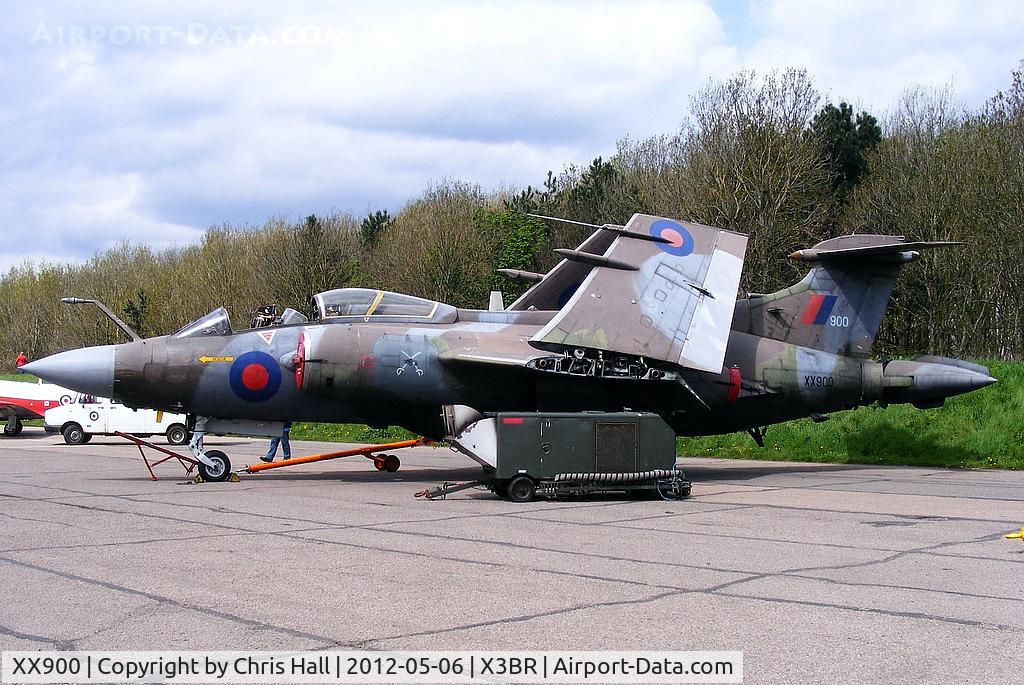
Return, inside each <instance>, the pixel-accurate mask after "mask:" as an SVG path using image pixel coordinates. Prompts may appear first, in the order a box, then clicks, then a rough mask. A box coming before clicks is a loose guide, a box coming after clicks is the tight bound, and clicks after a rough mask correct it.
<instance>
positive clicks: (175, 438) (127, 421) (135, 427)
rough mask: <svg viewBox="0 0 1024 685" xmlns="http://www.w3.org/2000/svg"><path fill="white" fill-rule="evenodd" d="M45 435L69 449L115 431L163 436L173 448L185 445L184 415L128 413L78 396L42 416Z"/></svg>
mask: <svg viewBox="0 0 1024 685" xmlns="http://www.w3.org/2000/svg"><path fill="white" fill-rule="evenodd" d="M43 416H44V420H45V422H46V424H45V426H44V429H45V430H46V432H47V433H60V434H62V435H63V436H64V442H66V443H67V444H69V445H82V444H84V443H87V442H89V440H91V439H92V436H94V435H112V434H113V433H114V431H119V432H121V433H131V434H132V435H138V436H140V437H147V438H148V437H150V436H153V435H163V436H165V437H166V438H167V442H169V443H170V444H172V445H184V444H185V443H186V442H188V438H189V435H188V429H187V428H186V427H185V426H186V424H185V415H184V414H169V413H167V412H157V411H155V410H153V409H130V408H128V407H126V406H124V405H123V404H121V403H120V402H118V401H117V400H108V399H106V398H104V397H95V396H94V395H83V394H79V395H77V396H75V398H74V400H73V401H72V402H70V403H68V404H65V405H61V406H59V407H53V408H52V409H48V410H46V412H45V413H44V415H43Z"/></svg>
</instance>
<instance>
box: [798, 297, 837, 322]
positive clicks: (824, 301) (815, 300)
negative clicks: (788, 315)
mask: <svg viewBox="0 0 1024 685" xmlns="http://www.w3.org/2000/svg"><path fill="white" fill-rule="evenodd" d="M838 299H839V296H838V295H811V299H810V300H808V302H807V306H806V307H804V313H803V315H802V316H801V317H800V323H802V324H808V325H811V326H824V325H825V322H827V321H828V316H829V314H831V313H832V308H833V307H835V306H836V300H838Z"/></svg>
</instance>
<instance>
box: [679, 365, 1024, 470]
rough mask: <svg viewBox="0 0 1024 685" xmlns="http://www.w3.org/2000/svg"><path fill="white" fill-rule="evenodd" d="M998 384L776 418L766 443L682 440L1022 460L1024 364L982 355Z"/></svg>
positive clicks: (867, 454) (762, 454) (786, 455)
mask: <svg viewBox="0 0 1024 685" xmlns="http://www.w3.org/2000/svg"><path fill="white" fill-rule="evenodd" d="M981 363H983V364H985V365H986V366H988V367H989V371H990V372H991V374H992V375H993V376H994V377H996V378H998V379H999V382H998V383H996V384H995V385H991V386H989V387H987V388H983V389H981V390H977V391H975V392H972V393H968V394H966V395H960V396H958V397H954V398H951V399H949V400H946V404H945V406H943V407H940V408H938V409H926V410H921V409H915V408H914V407H912V406H910V405H907V404H900V405H892V406H890V407H888V408H885V409H883V408H881V407H875V406H872V407H861V408H860V409H856V410H854V411H847V412H839V413H837V414H832V415H831V416H830V418H829V420H828V421H826V422H824V423H814V422H812V421H811V420H810V419H801V420H799V421H790V422H789V423H783V424H779V425H777V426H771V427H770V428H769V429H768V435H767V437H766V438H765V447H764V448H763V449H762V448H760V447H758V446H757V445H755V444H754V441H753V440H752V439H751V438H750V436H749V435H747V434H746V433H730V434H728V435H717V436H709V437H702V438H683V439H681V440H679V444H678V445H679V446H678V451H679V453H680V454H684V455H687V456H695V457H696V456H699V457H727V458H737V459H773V460H783V461H815V462H831V463H848V464H897V465H906V466H946V467H953V468H964V467H966V468H999V469H1021V468H1024V364H1020V363H1012V362H999V361H982V362H981Z"/></svg>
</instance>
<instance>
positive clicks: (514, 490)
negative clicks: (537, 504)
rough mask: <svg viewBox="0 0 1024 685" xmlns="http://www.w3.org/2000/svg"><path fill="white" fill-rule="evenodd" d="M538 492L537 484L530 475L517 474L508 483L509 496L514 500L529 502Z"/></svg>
mask: <svg viewBox="0 0 1024 685" xmlns="http://www.w3.org/2000/svg"><path fill="white" fill-rule="evenodd" d="M536 494H537V484H536V483H534V482H533V479H532V478H530V477H529V476H516V477H515V478H513V479H512V481H511V482H510V483H509V484H508V498H509V499H510V500H512V501H513V502H529V501H530V500H532V499H533V496H534V495H536Z"/></svg>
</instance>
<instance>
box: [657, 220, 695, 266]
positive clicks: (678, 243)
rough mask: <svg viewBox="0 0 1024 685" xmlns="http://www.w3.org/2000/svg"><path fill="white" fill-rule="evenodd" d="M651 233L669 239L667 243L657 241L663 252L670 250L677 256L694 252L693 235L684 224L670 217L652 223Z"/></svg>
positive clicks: (670, 252) (671, 253)
mask: <svg viewBox="0 0 1024 685" xmlns="http://www.w3.org/2000/svg"><path fill="white" fill-rule="evenodd" d="M650 233H651V235H653V236H655V237H657V238H664V239H665V240H667V241H668V242H667V243H661V242H659V243H656V244H657V246H658V248H659V249H660V250H661V251H662V252H668V253H669V254H670V255H675V256H676V257H685V256H686V255H688V254H690V253H691V252H693V236H692V235H690V232H689V231H687V230H686V229H685V228H684V227H683V226H682V224H677V223H676V222H675V221H669V220H668V219H658V220H657V221H655V222H654V223H653V224H651V231H650Z"/></svg>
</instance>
